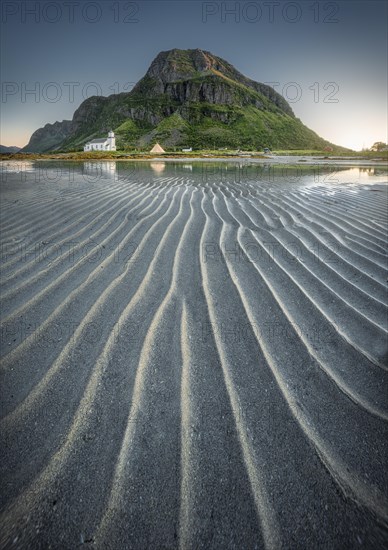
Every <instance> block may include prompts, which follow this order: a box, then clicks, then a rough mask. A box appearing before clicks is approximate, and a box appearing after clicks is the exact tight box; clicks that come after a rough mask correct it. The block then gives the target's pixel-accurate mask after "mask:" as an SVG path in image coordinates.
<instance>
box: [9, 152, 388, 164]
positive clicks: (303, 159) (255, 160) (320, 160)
mask: <svg viewBox="0 0 388 550" xmlns="http://www.w3.org/2000/svg"><path fill="white" fill-rule="evenodd" d="M2 157H5V158H2ZM19 161H31V162H47V161H61V162H92V161H93V162H101V161H104V162H168V163H173V162H177V163H180V162H186V163H187V162H188V161H189V162H231V163H244V164H268V163H269V164H274V165H276V164H282V165H285V164H287V165H290V164H292V165H296V164H298V163H300V165H302V163H303V165H304V166H309V165H317V164H319V165H327V166H333V165H337V164H340V165H341V166H379V167H388V159H384V158H381V157H378V158H372V159H366V158H360V157H354V158H352V157H338V156H336V157H322V156H314V155H276V156H271V157H269V156H261V155H260V156H238V155H236V156H222V155H220V156H204V155H202V156H198V157H192V156H179V157H174V156H160V155H158V156H149V155H147V156H141V157H137V156H128V157H123V156H118V157H112V156H100V157H95V156H90V157H80V158H76V157H75V158H74V157H69V156H68V155H67V154H64V156H62V155H61V154H58V155H39V156H38V157H35V156H34V155H18V156H16V155H12V156H10V157H8V155H0V162H19Z"/></svg>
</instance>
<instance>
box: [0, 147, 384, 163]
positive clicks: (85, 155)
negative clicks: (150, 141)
mask: <svg viewBox="0 0 388 550" xmlns="http://www.w3.org/2000/svg"><path fill="white" fill-rule="evenodd" d="M272 154H273V155H279V156H313V157H324V158H327V159H331V160H337V159H348V158H350V159H354V160H356V159H361V160H385V161H387V160H388V151H382V152H375V151H361V152H357V151H350V152H346V153H342V152H336V151H332V152H328V151H317V150H308V149H304V150H281V151H280V150H279V151H273V152H272ZM163 155H164V156H165V157H168V158H177V159H181V158H187V159H194V158H235V157H243V158H244V157H246V156H247V155H249V156H250V157H251V158H267V155H266V154H265V153H263V152H260V151H243V152H241V151H232V150H198V151H192V152H190V153H183V152H176V151H166V153H164V154H163ZM161 156H162V155H161V154H160V153H155V154H151V153H149V152H145V151H133V152H123V151H88V152H83V151H74V152H52V153H5V154H0V160H45V159H48V160H50V159H53V160H80V161H82V160H118V159H124V160H125V159H128V160H130V159H139V160H140V159H145V160H152V159H154V158H160V157H161Z"/></svg>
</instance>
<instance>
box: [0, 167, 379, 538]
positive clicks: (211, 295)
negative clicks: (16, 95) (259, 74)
mask: <svg viewBox="0 0 388 550" xmlns="http://www.w3.org/2000/svg"><path fill="white" fill-rule="evenodd" d="M90 164H91V166H86V173H89V177H81V173H80V172H78V171H79V170H81V168H79V167H78V168H77V169H76V170H75V176H74V177H73V178H70V177H67V176H66V175H64V174H62V175H61V177H59V178H58V175H56V174H58V171H57V172H55V165H48V168H47V169H45V172H44V176H42V175H41V176H40V177H38V178H36V170H35V168H34V167H33V166H32V167H31V166H30V167H29V169H28V170H25V171H24V173H23V174H20V173H18V171H17V170H16V171H13V172H12V171H9V173H7V174H6V177H5V178H4V181H3V182H2V184H1V206H2V216H1V240H2V265H3V267H2V325H1V327H2V355H3V357H2V365H1V403H2V419H1V423H0V430H1V437H0V445H1V449H2V451H1V455H2V456H1V463H0V464H1V465H0V477H1V479H2V490H1V500H0V503H1V523H2V526H3V528H2V536H1V547H4V548H8V547H11V546H12V547H15V548H49V547H51V548H76V547H78V546H79V545H83V544H89V546H92V547H97V548H101V549H105V548H115V549H116V548H117V549H123V548H155V549H158V548H178V547H180V548H192V549H197V548H206V549H208V548H217V549H218V548H222V549H224V548H238V549H241V548H244V549H245V548H275V549H278V548H297V549H301V548H309V549H311V548H318V547H320V548H347V547H349V548H357V547H365V548H372V547H374V548H378V547H383V546H384V544H388V527H387V525H388V490H387V485H388V484H387V466H386V465H387V463H388V443H387V442H388V430H387V420H388V399H387V394H388V385H387V381H388V372H387V307H386V306H387V292H386V289H387V247H386V245H387V185H386V183H385V182H386V181H387V179H386V176H384V172H382V174H383V175H381V172H380V175H379V176H375V177H373V175H372V176H370V181H369V182H368V180H366V181H365V178H367V176H363V177H361V178H360V179H357V178H356V179H355V180H354V177H355V173H356V172H355V171H353V172H352V171H350V172H349V171H348V172H346V171H343V172H339V174H340V175H339V179H338V181H333V177H332V176H330V174H329V175H328V177H324V178H323V179H322V178H320V177H318V178H316V177H315V176H314V175H313V174H312V173H309V171H308V169H306V170H305V172H303V173H302V176H301V177H299V178H298V179H296V178H295V177H294V175H293V174H294V173H289V174H285V173H284V172H283V173H282V174H278V175H276V174H275V176H274V177H273V178H272V179H271V177H268V181H266V178H265V177H263V174H264V173H265V169H263V170H264V171H261V172H260V174H261V176H260V178H258V177H257V173H256V174H255V173H253V172H252V171H251V172H249V171H248V172H247V173H246V175H245V176H244V177H241V174H240V176H239V178H236V176H235V173H233V170H232V171H230V170H229V173H228V174H227V173H226V172H225V169H224V171H223V173H221V171H218V168H217V167H212V168H211V169H209V170H207V171H205V172H206V173H205V172H204V170H203V168H201V169H195V168H194V171H193V167H192V166H190V165H184V164H183V165H180V166H177V165H171V166H167V167H166V165H165V164H164V163H158V162H154V163H151V165H150V166H144V164H143V165H142V167H140V168H139V167H137V169H136V170H135V169H134V168H133V166H132V165H130V164H128V167H126V166H123V165H122V166H121V167H120V170H119V171H118V172H116V171H112V168H111V167H112V164H109V163H107V164H106V165H105V168H104V167H103V168H102V169H100V172H99V175H98V177H93V174H94V170H95V166H96V165H94V166H93V164H92V163H89V165H90ZM77 166H78V165H77ZM131 166H132V167H131ZM62 168H63V167H62ZM100 168H101V167H100ZM84 169H85V167H84ZM115 170H116V169H115ZM88 171H89V172H88ZM352 174H353V175H352ZM384 177H385V180H384ZM352 178H353V179H352Z"/></svg>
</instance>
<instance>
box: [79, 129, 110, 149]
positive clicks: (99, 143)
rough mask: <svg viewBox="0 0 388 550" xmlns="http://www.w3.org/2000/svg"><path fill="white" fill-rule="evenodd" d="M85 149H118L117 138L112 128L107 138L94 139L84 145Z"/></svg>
mask: <svg viewBox="0 0 388 550" xmlns="http://www.w3.org/2000/svg"><path fill="white" fill-rule="evenodd" d="M84 151H116V138H115V135H114V133H113V132H112V130H111V131H110V132H109V133H108V137H107V138H102V139H92V141H88V143H86V144H85V145H84Z"/></svg>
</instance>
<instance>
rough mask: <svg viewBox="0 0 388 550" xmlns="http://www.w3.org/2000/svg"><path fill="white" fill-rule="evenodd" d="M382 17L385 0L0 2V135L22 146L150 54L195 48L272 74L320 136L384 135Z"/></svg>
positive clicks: (352, 142) (122, 84)
mask: <svg viewBox="0 0 388 550" xmlns="http://www.w3.org/2000/svg"><path fill="white" fill-rule="evenodd" d="M34 8H36V11H35V13H33V10H34ZM233 11H234V13H233ZM386 20H387V3H386V2H385V1H384V0H381V1H373V0H372V1H364V2H360V1H353V0H349V1H339V2H327V1H326V0H325V1H323V2H316V1H314V0H311V1H310V0H309V1H297V2H285V1H280V0H278V1H273V2H272V1H268V0H267V1H266V0H263V1H257V2H254V1H250V2H245V1H240V2H201V1H174V2H171V1H156V2H154V1H148V0H137V1H136V2H127V1H125V2H124V1H120V2H117V1H101V0H97V1H95V2H92V1H90V2H89V1H82V0H68V1H66V0H65V1H55V0H54V1H27V2H19V1H6V0H4V1H3V5H2V19H1V26H2V38H1V41H2V52H1V79H2V104H1V109H2V117H1V139H0V142H1V143H2V144H4V145H19V146H23V145H25V144H26V143H27V142H28V139H29V137H30V135H31V134H32V132H33V131H34V130H36V129H37V128H39V127H41V126H43V125H44V124H46V123H47V122H51V123H52V122H55V121H56V120H59V121H61V120H63V119H71V118H72V115H73V113H74V111H75V109H76V108H77V107H78V106H79V105H80V103H81V102H82V100H83V98H84V97H88V96H90V95H95V94H96V93H101V94H102V95H109V94H110V93H113V92H114V91H115V92H117V91H125V89H130V88H131V86H132V85H133V84H134V83H135V82H136V81H137V80H139V79H140V78H141V77H142V76H143V75H144V73H145V72H146V70H147V68H148V66H149V65H150V63H151V61H152V60H153V58H154V57H155V56H156V55H157V53H158V52H159V51H162V50H168V49H172V48H183V49H185V48H201V49H204V50H209V51H211V52H213V53H214V54H216V55H219V56H220V57H223V58H224V59H226V60H228V61H229V62H231V63H232V64H233V65H234V66H235V67H236V68H237V69H238V70H240V71H241V72H242V73H244V74H246V75H247V76H249V77H251V78H253V79H254V80H257V81H259V82H267V83H270V82H278V83H279V85H278V86H277V87H276V88H275V89H277V90H278V91H279V92H280V93H283V95H284V96H285V97H286V99H288V100H289V101H290V104H291V106H292V108H293V109H294V112H295V114H296V115H297V116H298V117H299V118H301V120H302V121H303V122H304V123H305V124H306V125H307V126H309V127H310V128H312V129H313V130H314V131H316V132H317V133H318V134H320V135H321V136H323V137H324V138H326V139H328V140H330V141H332V142H334V143H337V144H340V145H344V146H348V147H352V148H356V149H360V148H361V147H363V146H365V147H369V146H370V145H372V143H373V142H374V141H387V116H388V115H387V104H386V97H387V30H386ZM69 83H74V84H69ZM92 83H95V84H92ZM29 90H34V93H28V91H29Z"/></svg>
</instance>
